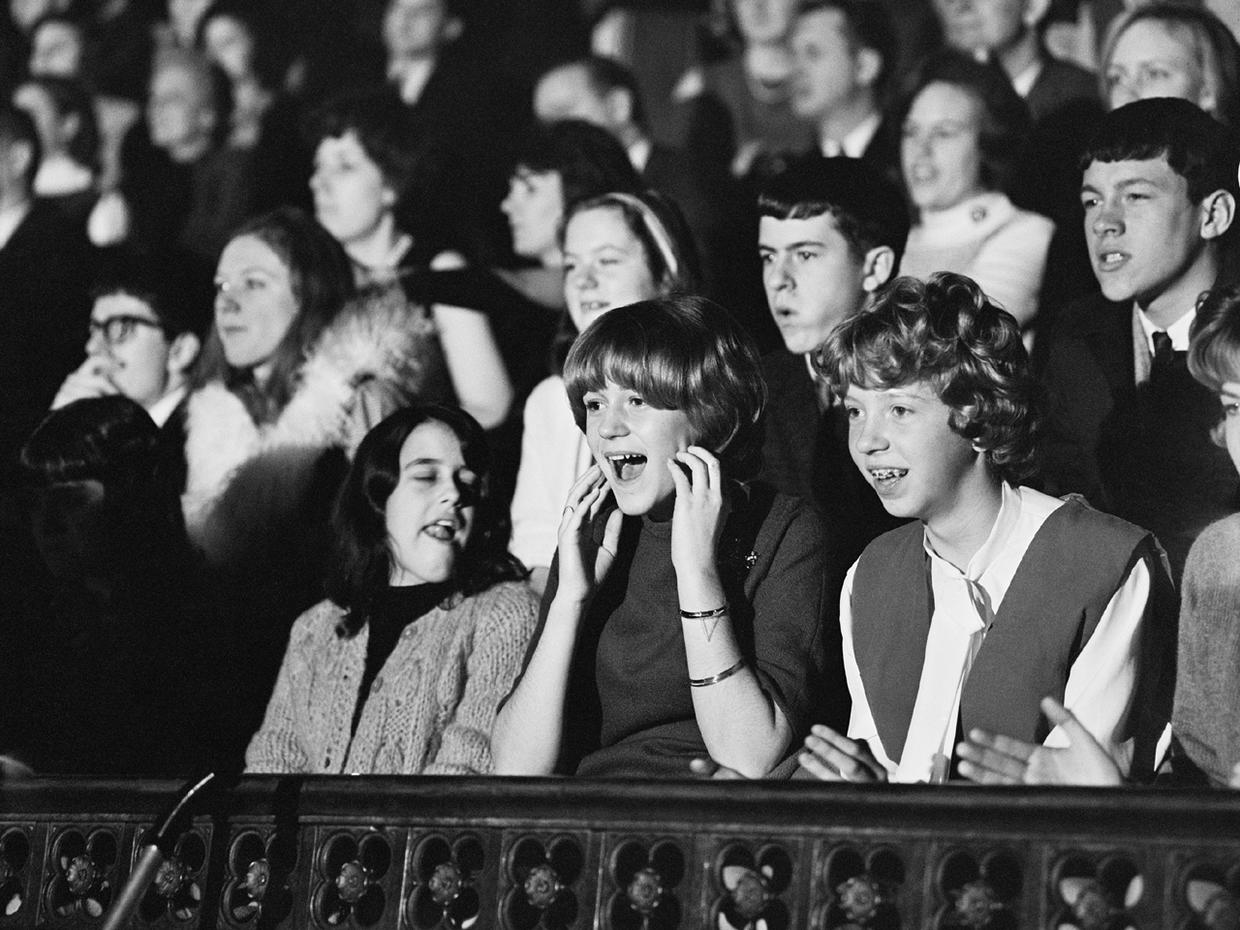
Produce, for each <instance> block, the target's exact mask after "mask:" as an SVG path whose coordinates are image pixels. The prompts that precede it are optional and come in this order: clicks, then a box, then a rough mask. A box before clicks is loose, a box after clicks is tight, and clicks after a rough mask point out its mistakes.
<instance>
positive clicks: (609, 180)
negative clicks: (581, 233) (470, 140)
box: [516, 119, 642, 209]
mask: <svg viewBox="0 0 1240 930" xmlns="http://www.w3.org/2000/svg"><path fill="white" fill-rule="evenodd" d="M522 168H524V169H525V170H526V171H530V172H532V173H534V174H540V173H543V172H548V171H554V172H556V173H557V174H558V175H559V176H560V186H561V189H562V190H563V192H564V207H565V209H567V208H568V207H570V206H572V205H573V204H574V203H576V202H577V201H578V200H583V199H585V198H586V197H597V196H598V195H599V194H606V193H607V192H608V191H624V192H627V193H631V194H635V193H637V192H638V191H639V190H641V187H642V185H641V181H640V179H639V178H638V176H637V170H636V169H635V168H634V167H633V163H632V162H631V161H629V155H628V153H627V152H626V151H625V150H624V146H622V145H621V144H620V142H619V140H618V139H616V137H615V136H613V135H612V134H611V133H610V132H608V131H607V130H606V129H603V128H602V127H600V126H595V125H593V124H592V123H587V122H585V121H584V120H579V119H565V120H557V121H555V122H553V123H532V124H530V125H529V126H528V127H527V128H526V131H525V133H524V134H523V135H522V137H521V140H520V142H519V143H518V146H517V157H516V171H517V172H520V171H521V169H522Z"/></svg>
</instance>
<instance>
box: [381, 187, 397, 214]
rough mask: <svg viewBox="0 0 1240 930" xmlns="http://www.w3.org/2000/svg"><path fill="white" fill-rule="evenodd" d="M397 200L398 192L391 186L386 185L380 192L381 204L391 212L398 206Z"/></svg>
mask: <svg viewBox="0 0 1240 930" xmlns="http://www.w3.org/2000/svg"><path fill="white" fill-rule="evenodd" d="M397 199H398V198H397V197H396V191H394V190H392V188H391V186H390V185H388V184H384V185H383V188H382V190H380V192H379V203H381V204H383V206H385V207H387V208H388V209H389V210H391V209H393V208H394V207H395V206H396V201H397Z"/></svg>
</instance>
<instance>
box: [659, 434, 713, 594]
mask: <svg viewBox="0 0 1240 930" xmlns="http://www.w3.org/2000/svg"><path fill="white" fill-rule="evenodd" d="M667 468H668V470H669V471H670V472H671V473H672V481H673V482H675V484H676V504H675V507H674V508H673V510H672V564H673V565H674V566H675V567H676V575H677V577H678V578H686V577H689V576H695V575H696V576H699V577H700V576H702V575H704V574H708V573H709V574H712V575H713V574H714V573H715V549H716V547H717V545H718V542H719V533H720V530H721V529H722V526H723V521H722V519H721V517H722V514H723V474H722V469H721V467H720V464H719V459H718V458H717V457H716V456H715V455H714V453H712V452H709V451H708V450H706V449H704V448H702V447H701V446H689V448H688V449H686V450H685V451H683V452H677V453H676V455H675V456H674V458H673V459H670V460H668V462H667ZM685 469H687V470H688V474H687V475H686V474H685Z"/></svg>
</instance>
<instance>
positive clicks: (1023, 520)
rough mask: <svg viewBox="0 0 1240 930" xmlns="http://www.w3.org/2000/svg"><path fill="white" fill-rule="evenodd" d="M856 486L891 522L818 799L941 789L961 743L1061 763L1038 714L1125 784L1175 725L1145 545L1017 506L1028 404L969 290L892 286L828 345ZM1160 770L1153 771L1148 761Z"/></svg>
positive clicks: (815, 760)
mask: <svg viewBox="0 0 1240 930" xmlns="http://www.w3.org/2000/svg"><path fill="white" fill-rule="evenodd" d="M817 362H818V365H819V368H820V370H821V371H822V372H823V373H824V374H825V376H826V378H827V380H828V381H829V382H830V384H831V387H832V389H833V390H834V391H835V392H836V393H837V394H838V395H839V396H840V397H841V398H842V401H843V404H844V406H845V409H846V410H847V412H848V420H849V444H850V451H851V453H852V458H853V461H854V462H855V464H856V465H857V467H858V468H859V469H860V470H861V472H862V473H863V474H864V475H865V476H866V480H867V481H868V482H869V483H870V484H871V485H872V486H873V487H874V489H875V490H876V491H877V493H878V495H879V497H880V498H881V499H882V502H883V505H884V506H885V507H886V509H887V510H888V512H890V513H891V514H892V515H894V516H899V517H905V518H912V519H914V520H915V521H916V522H913V523H909V524H907V525H905V526H902V527H899V528H897V529H895V530H892V531H891V532H889V533H886V534H884V535H883V536H880V537H879V538H878V539H876V540H875V541H874V542H872V543H871V544H870V545H869V546H868V547H866V550H865V552H864V553H862V555H861V558H860V559H858V560H857V562H856V564H854V565H853V567H852V569H851V570H850V571H849V573H848V576H847V579H846V581H845V584H844V592H843V594H842V596H841V599H840V630H841V633H842V636H843V642H844V662H845V671H846V676H847V680H848V686H849V691H850V693H851V696H852V702H853V709H852V716H851V719H850V721H849V725H848V730H847V734H848V735H847V736H842V735H841V734H839V733H836V732H835V731H833V730H830V729H828V728H827V727H822V726H819V727H815V728H814V733H813V735H811V736H810V737H808V738H807V739H806V750H807V751H806V752H804V753H802V755H801V757H800V761H801V764H802V766H803V767H804V768H805V769H807V770H808V771H809V772H810V773H811V774H814V775H817V776H818V777H820V778H824V779H835V780H839V779H841V778H842V779H844V780H852V781H888V780H891V781H901V782H931V783H938V782H942V781H944V780H946V779H947V778H948V777H950V776H951V774H952V771H953V764H952V762H953V752H954V748H955V745H956V743H957V742H958V739H957V737H958V734H959V733H960V731H961V730H962V728H963V730H964V731H966V732H967V731H969V730H971V729H973V728H976V727H980V728H982V729H986V730H989V731H991V732H996V733H1001V734H1004V735H1007V736H1011V737H1015V738H1018V739H1023V740H1026V741H1030V742H1043V743H1046V744H1047V745H1061V744H1062V741H1063V739H1064V737H1063V733H1062V731H1061V730H1060V729H1059V728H1058V727H1055V726H1053V725H1052V723H1051V721H1049V720H1048V719H1047V718H1046V717H1045V716H1044V715H1043V714H1042V713H1041V711H1040V710H1039V701H1040V700H1041V698H1042V697H1043V696H1044V695H1052V696H1055V697H1056V698H1057V699H1059V700H1061V701H1062V702H1063V703H1064V704H1065V705H1067V706H1068V707H1069V708H1070V709H1072V710H1073V711H1074V712H1075V714H1076V716H1077V718H1078V719H1079V720H1080V721H1081V723H1082V724H1083V725H1084V726H1085V727H1086V728H1087V729H1088V730H1089V732H1091V733H1092V734H1093V735H1094V736H1095V737H1096V738H1097V739H1098V740H1099V741H1100V742H1102V743H1103V744H1104V745H1106V746H1108V747H1111V749H1112V751H1113V753H1114V754H1115V755H1116V757H1117V758H1121V759H1123V760H1124V762H1125V766H1127V765H1128V764H1129V762H1131V761H1132V759H1133V753H1134V740H1135V739H1136V738H1138V737H1139V738H1140V741H1139V745H1137V746H1136V749H1135V751H1137V752H1140V753H1142V756H1141V761H1142V764H1143V765H1144V764H1146V760H1145V758H1144V751H1145V748H1146V747H1145V740H1146V739H1147V738H1151V737H1153V736H1156V734H1157V729H1158V727H1159V726H1160V724H1161V722H1165V719H1166V716H1165V710H1166V708H1165V701H1163V702H1159V701H1154V700H1152V699H1150V698H1149V697H1148V696H1147V694H1146V693H1145V691H1146V689H1154V690H1156V691H1157V693H1158V695H1159V696H1160V697H1162V698H1165V685H1164V687H1162V688H1159V687H1158V686H1159V685H1161V684H1164V683H1162V681H1161V678H1160V676H1159V675H1158V671H1159V669H1158V668H1157V667H1155V662H1156V661H1157V655H1158V653H1157V652H1154V651H1150V650H1149V649H1148V646H1147V645H1146V644H1145V640H1146V639H1148V638H1149V637H1150V636H1151V635H1152V634H1154V633H1156V632H1158V631H1159V629H1160V628H1159V626H1158V624H1157V621H1156V620H1155V618H1154V616H1153V608H1154V605H1155V604H1156V603H1157V604H1158V605H1159V606H1161V605H1162V603H1163V601H1162V600H1161V599H1159V598H1155V597H1154V596H1153V595H1154V593H1155V592H1156V591H1159V592H1160V591H1162V590H1163V589H1164V585H1163V583H1162V580H1161V579H1162V575H1161V566H1160V561H1159V557H1158V555H1157V552H1156V549H1155V546H1154V544H1153V541H1152V539H1151V538H1150V536H1149V534H1148V533H1146V532H1145V531H1144V530H1142V529H1140V528H1138V527H1135V526H1132V525H1131V524H1128V523H1126V522H1124V521H1123V520H1120V519H1117V518H1115V517H1111V516H1108V515H1105V514H1101V513H1098V512H1096V511H1093V510H1091V509H1089V508H1088V507H1086V506H1084V505H1082V504H1080V503H1077V502H1065V501H1062V500H1059V499H1057V498H1053V497H1049V496H1047V495H1045V494H1042V493H1039V492H1037V491H1034V490H1031V489H1030V488H1027V487H1020V486H1019V485H1018V482H1019V481H1020V480H1021V479H1022V478H1023V477H1025V476H1026V475H1027V474H1028V473H1029V472H1030V471H1031V470H1032V461H1033V456H1034V449H1035V442H1034V440H1035V436H1036V430H1037V425H1038V409H1037V386H1036V383H1035V382H1034V380H1033V378H1032V376H1031V375H1030V372H1029V367H1028V359H1027V356H1026V353H1025V349H1024V346H1023V344H1022V343H1021V336H1020V327H1019V326H1018V325H1017V323H1016V321H1015V320H1014V319H1013V318H1012V317H1011V316H1010V315H1009V314H1008V313H1006V312H1005V311H1003V310H1000V309H999V308H998V307H996V306H995V305H994V304H992V303H991V302H990V301H989V300H988V299H987V298H986V296H985V295H984V294H983V293H982V292H981V290H980V289H979V288H978V287H977V285H976V284H974V283H973V282H972V281H971V280H970V279H968V278H965V277H963V276H961V275H954V274H947V273H940V274H937V275H934V276H932V277H931V279H930V280H929V281H928V282H925V283H922V282H920V281H917V280H916V279H913V278H900V279H897V280H896V281H895V282H893V284H892V285H890V286H889V287H887V288H885V289H884V290H883V291H881V292H880V293H879V294H878V295H876V297H875V298H874V299H873V300H872V302H871V303H870V305H869V306H867V307H866V308H865V309H864V310H863V311H862V312H861V313H860V314H858V315H856V316H854V317H852V318H851V319H849V320H847V321H846V322H845V323H843V324H842V325H841V326H839V327H837V328H836V329H835V331H834V332H833V333H832V334H831V335H830V337H828V339H827V342H826V344H825V345H824V347H823V349H822V351H821V354H820V356H819V358H818V360H817ZM1150 755H1151V760H1150V761H1152V753H1150Z"/></svg>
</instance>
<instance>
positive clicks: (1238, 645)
mask: <svg viewBox="0 0 1240 930" xmlns="http://www.w3.org/2000/svg"><path fill="white" fill-rule="evenodd" d="M1188 370H1189V371H1190V372H1191V373H1192V376H1193V377H1194V378H1196V379H1197V381H1199V382H1200V383H1201V384H1203V385H1205V386H1206V387H1208V388H1209V389H1210V390H1212V391H1215V392H1216V393H1217V394H1218V398H1219V402H1220V404H1221V405H1222V420H1221V422H1220V423H1219V425H1218V428H1217V429H1216V431H1215V434H1214V439H1215V441H1216V442H1218V443H1219V445H1221V446H1224V447H1226V449H1227V451H1228V453H1229V454H1230V456H1231V460H1232V463H1233V464H1234V465H1235V466H1236V468H1237V470H1240V288H1237V287H1234V286H1233V287H1227V288H1219V289H1216V290H1213V291H1209V292H1207V293H1206V294H1205V295H1204V296H1203V297H1202V299H1201V301H1200V303H1199V304H1198V305H1197V321H1196V323H1195V329H1194V332H1193V339H1192V342H1191V344H1190V345H1189V350H1188ZM1238 550H1240V514H1232V515H1231V516H1228V517H1224V518H1223V519H1222V520H1219V521H1218V522H1216V523H1213V524H1211V525H1210V526H1208V527H1206V529H1205V530H1203V531H1202V532H1201V534H1200V535H1199V536H1198V537H1197V539H1196V540H1195V541H1194V542H1193V547H1192V549H1190V550H1189V553H1188V561H1187V563H1186V564H1185V566H1184V581H1183V584H1182V586H1181V597H1180V623H1179V645H1178V649H1177V652H1176V657H1177V659H1176V661H1177V672H1176V679H1175V705H1174V709H1173V710H1172V713H1171V732H1172V737H1173V738H1172V740H1171V744H1170V752H1169V754H1168V755H1167V757H1166V759H1164V761H1163V765H1162V766H1161V768H1160V770H1159V781H1160V782H1164V781H1165V782H1166V783H1168V784H1184V785H1197V784H1205V783H1208V784H1211V785H1215V786H1219V787H1221V786H1226V785H1230V786H1231V787H1233V788H1240V725H1238V724H1237V721H1236V719H1235V715H1234V714H1227V713H1220V712H1219V709H1220V708H1233V707H1236V706H1237V701H1238V700H1240V675H1237V672H1236V664H1235V656H1236V654H1237V652H1238V651H1240V625H1238V624H1237V623H1236V618H1237V617H1240V565H1238V564H1237V562H1236V552H1237V551H1238ZM1045 707H1046V709H1047V710H1048V711H1050V712H1051V713H1053V714H1055V715H1058V716H1059V717H1060V718H1062V725H1063V727H1064V729H1065V731H1066V732H1067V733H1068V735H1069V737H1070V739H1071V743H1070V745H1068V746H1066V747H1064V748H1058V749H1053V750H1051V749H1047V748H1045V747H1042V746H1037V745H1034V744H1030V743H1027V742H1020V741H1013V740H1001V739H996V737H995V735H994V734H992V733H989V732H977V733H971V734H969V742H967V743H965V744H963V745H962V746H961V747H960V753H961V756H962V757H963V759H964V760H966V761H963V762H962V763H961V772H963V773H964V774H965V775H967V776H968V777H969V778H972V779H974V780H975V781H980V782H985V783H987V784H1093V785H1119V784H1122V783H1123V780H1124V778H1123V771H1122V769H1121V767H1120V765H1119V764H1117V762H1116V760H1115V759H1114V758H1113V757H1112V755H1111V753H1109V752H1108V751H1107V749H1106V748H1105V747H1104V746H1103V745H1100V744H1099V742H1098V741H1097V740H1096V739H1094V737H1093V736H1092V735H1091V733H1090V732H1089V731H1088V730H1087V729H1086V728H1084V727H1082V726H1081V724H1080V722H1079V721H1077V720H1076V719H1075V717H1074V716H1073V714H1071V713H1070V712H1068V711H1066V710H1065V709H1064V708H1063V707H1062V706H1061V705H1060V704H1058V703H1057V702H1055V701H1054V700H1051V699H1047V701H1046V704H1045Z"/></svg>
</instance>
